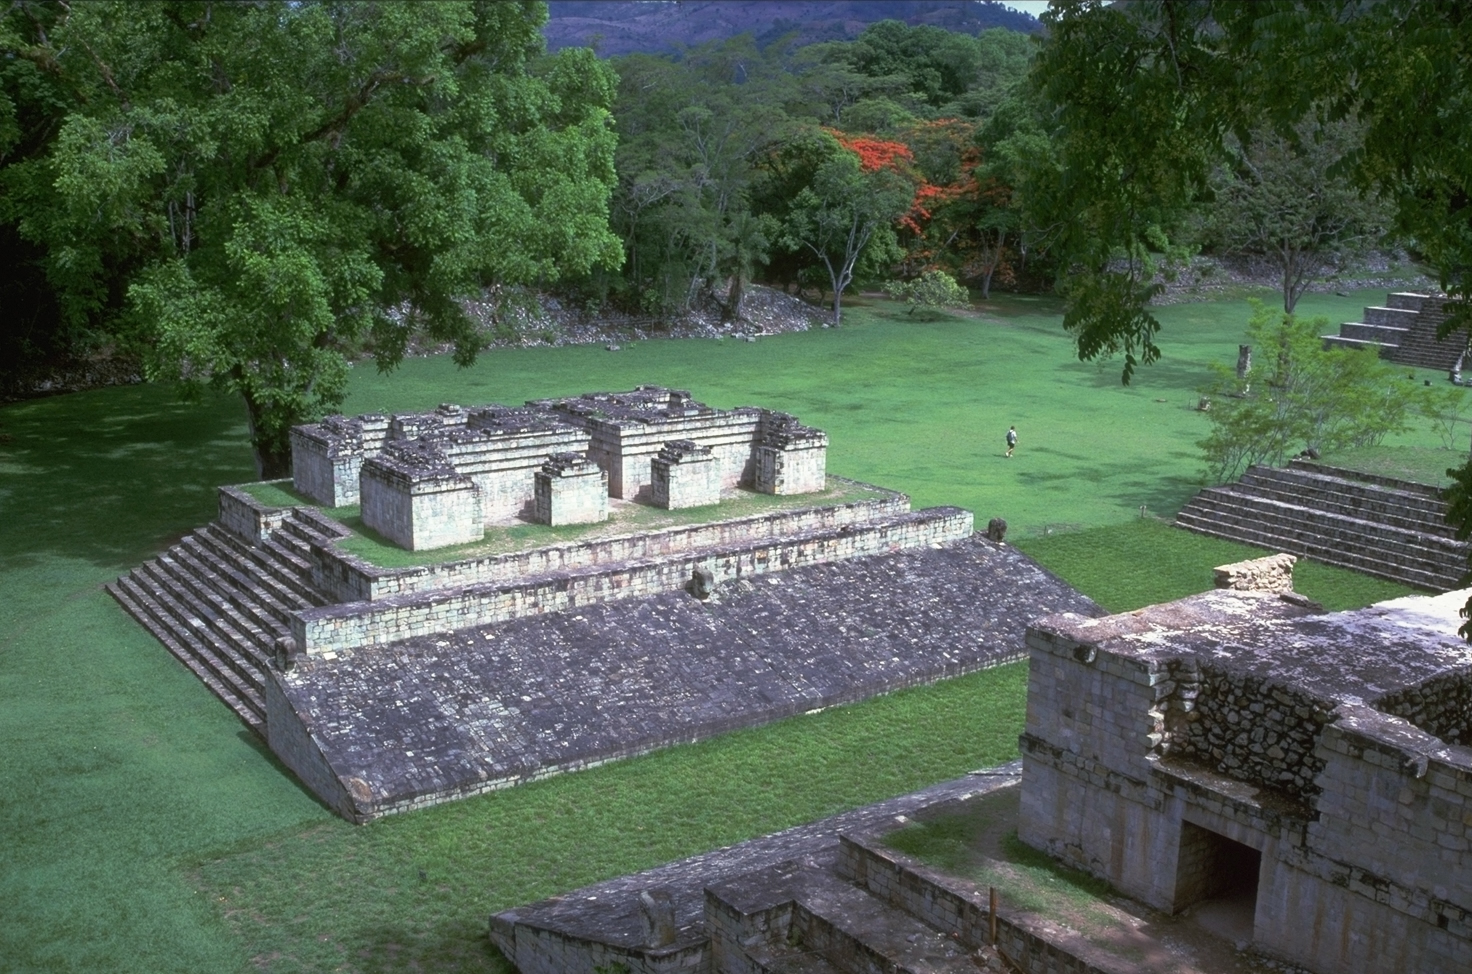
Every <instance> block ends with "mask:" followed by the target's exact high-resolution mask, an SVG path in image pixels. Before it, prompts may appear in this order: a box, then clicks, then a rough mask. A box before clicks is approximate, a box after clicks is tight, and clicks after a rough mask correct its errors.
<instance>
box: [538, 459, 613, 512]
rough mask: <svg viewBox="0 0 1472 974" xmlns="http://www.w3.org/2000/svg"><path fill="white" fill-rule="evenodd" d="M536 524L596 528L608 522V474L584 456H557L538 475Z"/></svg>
mask: <svg viewBox="0 0 1472 974" xmlns="http://www.w3.org/2000/svg"><path fill="white" fill-rule="evenodd" d="M535 489H536V501H535V508H536V515H535V516H536V520H537V523H539V524H549V525H551V526H553V527H557V526H558V525H562V524H596V523H598V522H599V521H606V520H608V474H607V473H606V472H605V471H604V470H603V468H601V467H599V466H598V464H596V463H594V462H593V461H592V460H589V459H588V457H587V455H586V454H582V453H554V454H552V456H550V457H548V458H547V462H546V463H544V464H542V469H541V470H538V471H537V473H536V488H535Z"/></svg>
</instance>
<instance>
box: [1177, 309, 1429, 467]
mask: <svg viewBox="0 0 1472 974" xmlns="http://www.w3.org/2000/svg"><path fill="white" fill-rule="evenodd" d="M1252 306H1253V313H1252V318H1251V320H1250V321H1249V322H1248V324H1247V341H1248V344H1250V345H1251V346H1252V348H1253V352H1254V358H1253V366H1252V368H1251V369H1250V370H1249V371H1248V373H1247V375H1246V376H1245V377H1244V378H1242V379H1238V378H1237V376H1236V374H1235V373H1234V372H1232V371H1230V370H1228V369H1227V368H1226V367H1224V366H1220V365H1218V366H1217V367H1216V371H1217V379H1216V381H1215V382H1214V383H1213V384H1212V385H1211V386H1209V387H1207V388H1206V389H1205V390H1203V391H1204V392H1205V393H1206V394H1207V395H1208V397H1209V399H1210V402H1211V409H1210V410H1209V411H1208V412H1207V414H1206V415H1207V418H1208V419H1210V421H1211V432H1210V434H1208V435H1207V437H1206V438H1205V439H1204V440H1202V441H1201V449H1202V452H1203V455H1204V456H1205V459H1206V465H1207V470H1208V472H1209V474H1210V476H1211V478H1212V479H1213V480H1214V481H1215V482H1217V483H1221V482H1224V481H1227V480H1234V479H1236V477H1237V476H1238V475H1240V474H1241V473H1242V472H1243V471H1244V470H1245V469H1246V468H1247V467H1249V466H1251V465H1252V464H1255V463H1265V464H1268V465H1270V466H1282V465H1283V464H1284V463H1285V462H1286V461H1287V459H1288V458H1289V457H1290V456H1292V455H1293V454H1296V453H1298V452H1299V451H1300V450H1304V449H1310V450H1313V451H1315V452H1317V453H1327V452H1332V451H1337V450H1344V449H1351V448H1356V447H1365V446H1377V445H1379V444H1380V442H1381V441H1382V440H1384V439H1385V437H1386V436H1387V435H1389V434H1390V433H1398V432H1402V431H1404V430H1406V429H1408V428H1409V427H1410V417H1411V414H1412V412H1413V411H1417V410H1418V411H1420V412H1422V413H1423V414H1425V413H1426V412H1427V411H1428V409H1431V408H1433V406H1434V404H1433V402H1432V400H1430V399H1428V397H1427V390H1425V389H1424V387H1422V386H1418V385H1413V384H1411V383H1410V382H1407V381H1406V379H1405V373H1404V372H1403V371H1401V370H1400V369H1398V368H1396V367H1394V366H1391V365H1390V364H1388V363H1386V362H1382V361H1381V360H1380V357H1379V355H1378V354H1377V353H1376V351H1375V350H1374V349H1347V348H1337V347H1336V348H1329V349H1325V348H1324V343H1323V339H1322V338H1321V337H1320V336H1321V335H1323V334H1324V333H1325V332H1326V331H1327V330H1328V328H1329V320H1328V319H1327V318H1322V317H1321V318H1312V319H1305V318H1300V317H1298V316H1296V315H1293V314H1289V313H1287V312H1276V311H1272V310H1269V309H1268V308H1267V307H1266V306H1265V305H1263V304H1262V303H1261V302H1259V301H1253V302H1252Z"/></svg>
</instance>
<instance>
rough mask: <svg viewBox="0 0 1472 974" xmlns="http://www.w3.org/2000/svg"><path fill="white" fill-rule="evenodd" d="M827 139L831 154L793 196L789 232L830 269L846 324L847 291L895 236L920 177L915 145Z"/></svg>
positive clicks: (838, 314) (794, 243)
mask: <svg viewBox="0 0 1472 974" xmlns="http://www.w3.org/2000/svg"><path fill="white" fill-rule="evenodd" d="M821 142H822V143H823V144H824V145H825V146H826V148H827V151H826V153H825V156H826V158H823V159H822V161H821V162H819V163H818V165H817V166H816V167H815V168H814V170H813V172H812V177H811V179H810V180H809V181H808V183H807V185H806V186H804V187H803V188H802V189H801V190H800V191H799V192H798V193H797V195H796V196H795V197H793V199H792V202H791V206H790V207H789V208H788V210H787V213H786V219H785V221H784V225H783V233H784V237H785V240H786V243H787V245H788V247H789V248H791V249H795V250H803V251H806V252H807V253H809V254H811V255H812V257H813V258H814V259H815V260H817V261H818V262H819V263H820V264H821V265H822V267H823V269H824V270H825V271H826V272H827V276H828V282H829V284H830V286H831V287H832V289H833V323H834V325H841V324H842V323H843V292H844V291H845V290H847V288H848V286H849V285H850V284H852V283H853V280H854V273H855V268H856V266H857V265H858V263H859V259H860V257H862V256H863V255H864V253H865V251H866V249H868V248H871V247H872V246H874V245H875V244H876V243H877V242H881V241H892V240H893V230H892V228H893V225H894V223H895V221H897V220H899V219H900V218H901V217H903V216H904V215H905V213H906V212H907V211H908V210H909V209H910V207H911V205H912V204H913V202H914V195H915V184H916V180H915V177H914V175H913V173H912V172H911V167H910V165H909V163H910V152H909V149H908V148H907V147H906V146H904V145H902V144H900V143H897V142H887V141H884V140H881V139H872V138H851V137H847V136H841V135H835V134H833V133H825V134H824V135H822V136H821ZM886 233H888V236H887V237H886V236H885V234H886ZM894 256H895V257H898V256H899V253H898V250H897V249H896V251H895V254H894Z"/></svg>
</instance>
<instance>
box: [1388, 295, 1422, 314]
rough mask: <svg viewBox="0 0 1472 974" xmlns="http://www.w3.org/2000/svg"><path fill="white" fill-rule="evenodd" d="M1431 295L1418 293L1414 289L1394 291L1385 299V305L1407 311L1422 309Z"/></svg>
mask: <svg viewBox="0 0 1472 974" xmlns="http://www.w3.org/2000/svg"><path fill="white" fill-rule="evenodd" d="M1429 297H1430V295H1426V294H1417V293H1415V292H1413V291H1392V292H1391V293H1390V294H1389V295H1388V296H1387V297H1386V299H1385V306H1386V307H1388V308H1399V309H1402V310H1405V311H1420V310H1421V309H1422V307H1423V306H1424V305H1425V303H1426V301H1427V299H1428V298H1429Z"/></svg>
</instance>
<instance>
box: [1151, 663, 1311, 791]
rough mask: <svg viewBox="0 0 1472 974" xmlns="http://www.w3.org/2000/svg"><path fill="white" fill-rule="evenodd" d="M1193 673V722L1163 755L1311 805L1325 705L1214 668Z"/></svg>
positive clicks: (1247, 675) (1244, 675) (1253, 678)
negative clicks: (1191, 761) (1196, 677)
mask: <svg viewBox="0 0 1472 974" xmlns="http://www.w3.org/2000/svg"><path fill="white" fill-rule="evenodd" d="M1198 672H1199V674H1200V676H1199V683H1197V684H1196V694H1195V709H1194V713H1195V719H1191V720H1187V721H1185V722H1183V727H1184V733H1180V734H1176V735H1173V736H1172V737H1171V740H1170V744H1169V753H1171V754H1173V755H1179V756H1181V757H1186V758H1194V759H1196V760H1198V761H1201V762H1202V763H1203V764H1206V765H1208V766H1210V767H1213V768H1215V769H1216V770H1217V771H1219V772H1221V773H1222V774H1226V775H1230V776H1232V777H1234V778H1237V779H1239V780H1242V781H1250V782H1253V783H1255V784H1260V785H1263V786H1264V787H1267V788H1274V789H1277V790H1278V791H1281V792H1283V793H1284V794H1285V795H1288V796H1290V797H1292V798H1295V799H1297V800H1301V801H1310V800H1312V798H1313V796H1314V795H1315V794H1317V788H1316V787H1315V785H1314V779H1315V778H1316V777H1317V776H1318V773H1319V771H1320V770H1322V769H1323V761H1322V760H1321V759H1320V758H1318V757H1317V756H1316V755H1315V754H1314V749H1315V747H1316V746H1317V744H1318V740H1319V735H1320V734H1322V733H1323V730H1324V725H1325V724H1327V723H1328V722H1329V719H1330V714H1331V713H1332V711H1333V709H1334V705H1333V703H1332V702H1331V701H1328V700H1323V699H1316V698H1314V697H1311V696H1309V695H1308V694H1305V693H1303V692H1301V691H1297V690H1294V689H1293V688H1291V687H1287V686H1281V685H1276V684H1274V683H1273V682H1272V681H1270V680H1268V679H1265V678H1263V677H1261V676H1255V675H1253V674H1250V673H1234V672H1232V671H1231V670H1227V669H1224V668H1222V667H1216V666H1201V667H1200V668H1199V671H1198ZM1187 685H1188V684H1186V683H1184V682H1182V683H1179V684H1177V687H1171V688H1170V690H1171V691H1176V690H1177V688H1178V687H1180V688H1184V687H1186V686H1187ZM1170 703H1174V701H1170Z"/></svg>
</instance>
